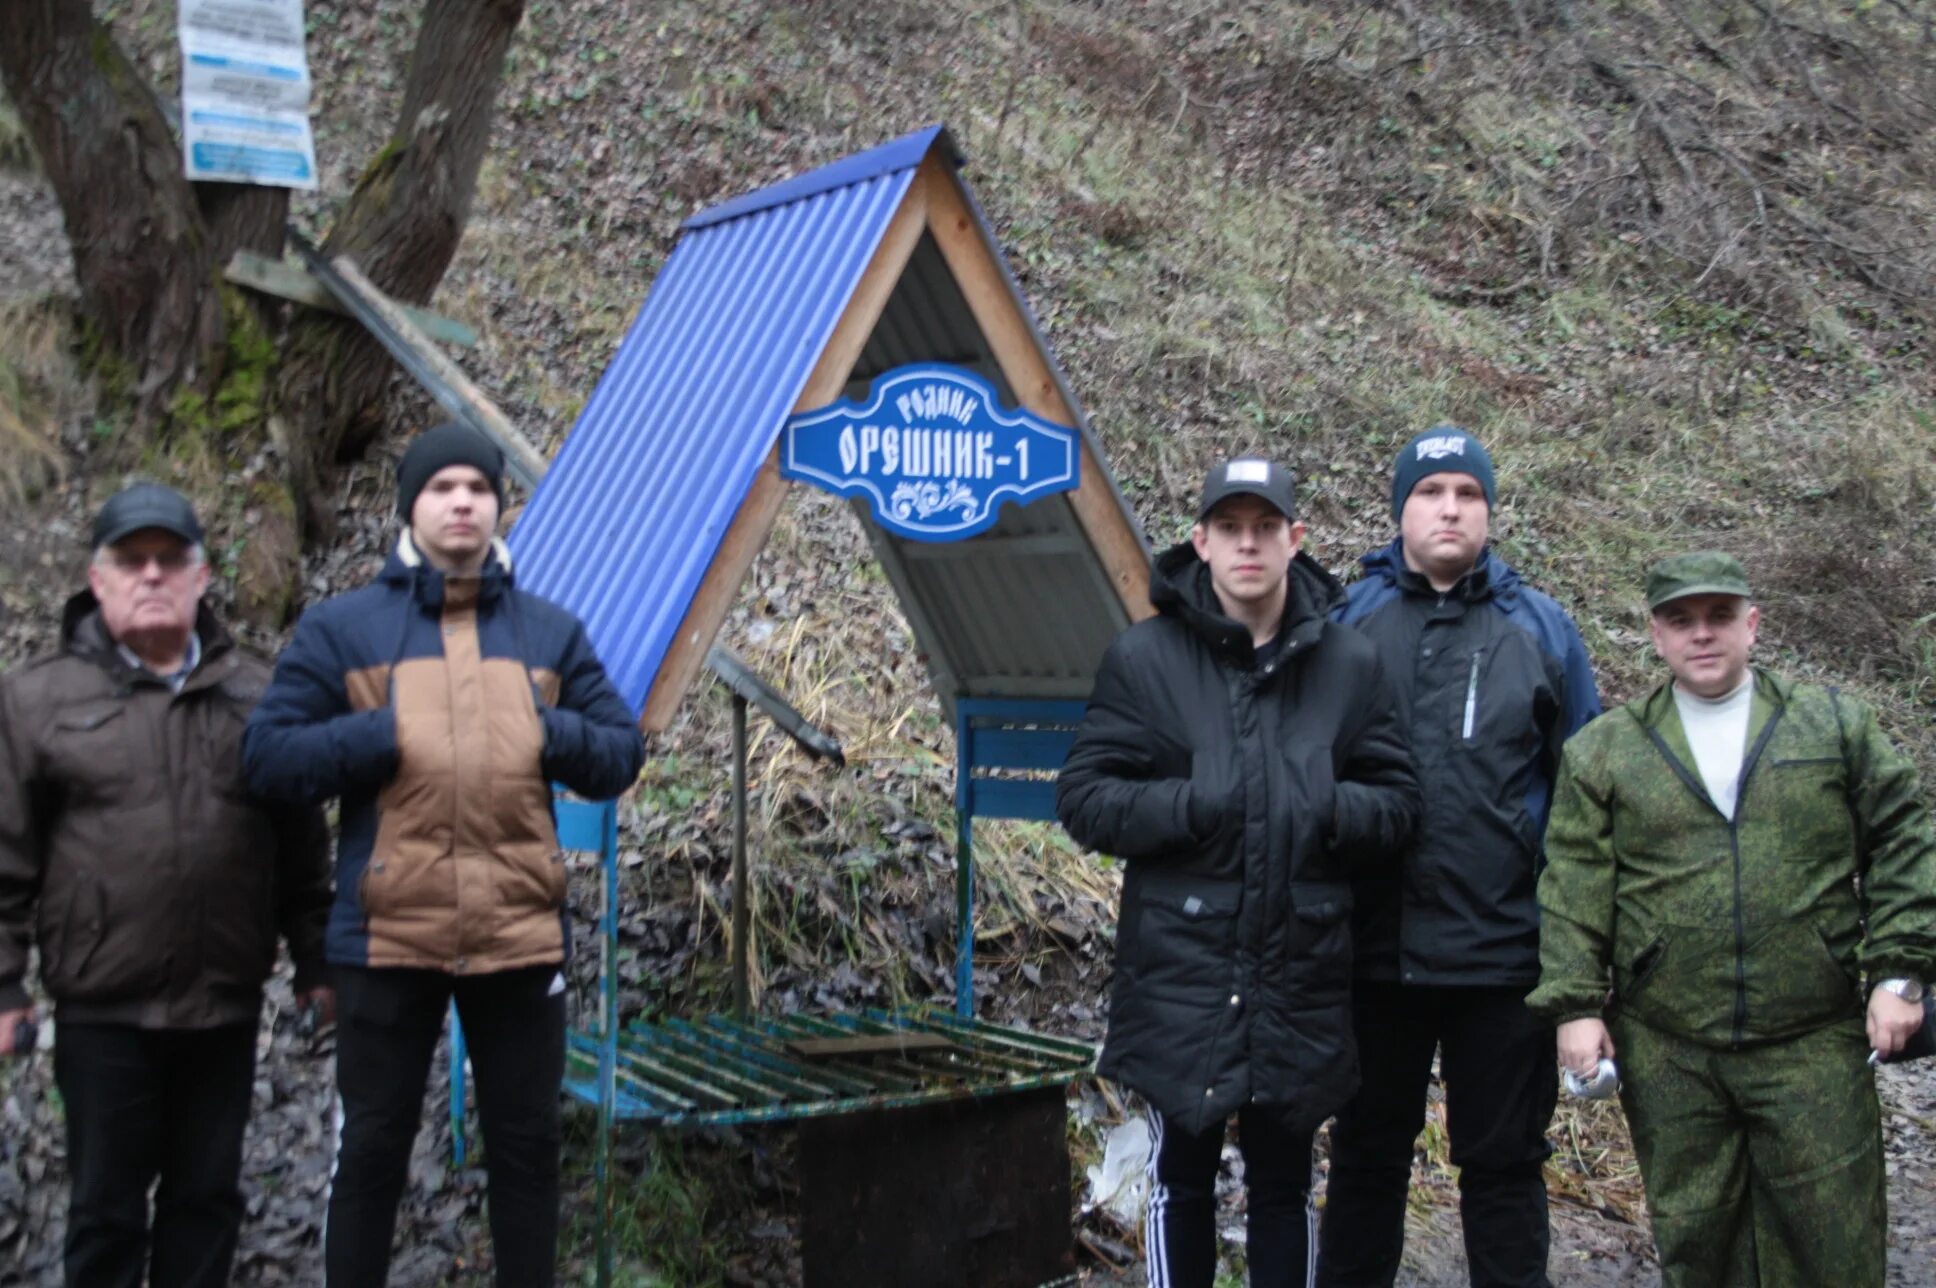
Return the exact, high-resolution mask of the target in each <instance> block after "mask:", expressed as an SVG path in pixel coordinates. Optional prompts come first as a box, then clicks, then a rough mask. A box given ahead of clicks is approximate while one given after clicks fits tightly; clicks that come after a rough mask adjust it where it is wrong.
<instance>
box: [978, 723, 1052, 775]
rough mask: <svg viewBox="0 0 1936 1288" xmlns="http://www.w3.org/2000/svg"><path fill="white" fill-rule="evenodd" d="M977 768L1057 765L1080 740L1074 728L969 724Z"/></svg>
mask: <svg viewBox="0 0 1936 1288" xmlns="http://www.w3.org/2000/svg"><path fill="white" fill-rule="evenodd" d="M968 738H969V741H970V742H972V743H973V744H974V745H973V747H972V748H971V749H970V750H971V751H972V753H973V755H972V760H973V765H974V768H976V769H1056V770H1059V769H1061V768H1062V765H1063V763H1064V762H1065V761H1067V760H1068V759H1069V749H1070V748H1071V747H1073V746H1075V744H1076V731H1075V730H1073V729H978V728H975V727H974V726H972V725H971V726H969V729H968Z"/></svg>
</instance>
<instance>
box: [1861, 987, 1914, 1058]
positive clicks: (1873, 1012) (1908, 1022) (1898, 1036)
mask: <svg viewBox="0 0 1936 1288" xmlns="http://www.w3.org/2000/svg"><path fill="white" fill-rule="evenodd" d="M1922 1022H1923V1005H1922V1003H1921V1002H1905V1001H1903V1000H1902V999H1901V998H1900V997H1897V996H1896V995H1895V994H1894V993H1891V992H1890V991H1889V990H1888V989H1886V988H1878V989H1876V990H1875V991H1874V992H1873V993H1870V994H1869V1045H1870V1046H1871V1047H1873V1048H1874V1049H1875V1050H1876V1051H1877V1052H1879V1053H1880V1054H1881V1055H1882V1057H1883V1058H1884V1059H1887V1058H1888V1057H1890V1056H1892V1055H1894V1054H1895V1053H1896V1052H1898V1051H1900V1050H1902V1047H1903V1043H1905V1042H1907V1041H1909V1039H1910V1038H1911V1037H1913V1036H1914V1035H1915V1032H1916V1030H1917V1029H1919V1028H1921V1027H1922Z"/></svg>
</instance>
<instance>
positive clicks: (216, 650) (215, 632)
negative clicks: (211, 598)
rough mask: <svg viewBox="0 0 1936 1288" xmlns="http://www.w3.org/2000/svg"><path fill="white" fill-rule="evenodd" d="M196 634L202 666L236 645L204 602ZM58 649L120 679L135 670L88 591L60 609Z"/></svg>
mask: <svg viewBox="0 0 1936 1288" xmlns="http://www.w3.org/2000/svg"><path fill="white" fill-rule="evenodd" d="M195 634H196V636H197V638H199V639H200V640H201V641H202V665H203V666H206V665H207V664H208V663H209V662H211V661H213V660H214V659H215V658H217V657H220V656H221V655H222V654H223V653H226V652H227V651H228V650H229V648H230V647H232V646H233V644H234V643H235V641H234V640H233V639H231V638H230V637H229V633H228V628H227V627H225V626H223V625H222V623H221V621H220V620H219V619H217V617H216V616H215V612H214V610H213V609H211V608H210V607H209V606H208V604H207V602H205V601H198V602H197V603H196V605H195ZM60 646H61V651H62V652H64V653H69V654H72V655H73V656H75V657H78V658H80V659H81V660H83V661H86V662H92V663H94V664H95V665H96V666H99V667H103V668H105V669H106V670H107V671H108V672H109V673H110V674H112V675H114V676H117V677H120V678H123V679H126V678H131V677H132V676H133V674H134V672H135V669H136V668H134V667H131V666H129V665H128V661H127V659H126V658H124V657H122V656H121V650H120V649H118V648H116V647H115V643H114V637H113V636H111V635H109V634H108V628H107V623H106V622H104V621H102V620H101V601H100V600H98V599H96V598H95V597H94V592H93V591H91V590H82V591H77V592H75V593H74V594H73V595H70V596H68V599H67V603H66V604H65V605H63V606H62V608H61V624H60Z"/></svg>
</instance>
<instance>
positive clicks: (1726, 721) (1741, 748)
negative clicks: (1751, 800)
mask: <svg viewBox="0 0 1936 1288" xmlns="http://www.w3.org/2000/svg"><path fill="white" fill-rule="evenodd" d="M1674 705H1675V707H1677V708H1678V709H1679V710H1680V713H1681V728H1682V729H1684V730H1686V731H1687V745H1688V746H1689V747H1690V748H1692V749H1693V751H1694V764H1695V767H1696V768H1698V769H1699V770H1700V771H1701V781H1702V782H1703V783H1704V784H1706V786H1707V794H1708V797H1709V798H1710V799H1711V800H1713V802H1714V803H1715V805H1716V806H1718V807H1719V808H1720V810H1721V813H1723V814H1725V815H1726V816H1727V817H1729V818H1733V817H1734V806H1735V793H1736V792H1737V791H1738V790H1739V789H1740V787H1741V759H1742V757H1744V756H1746V755H1747V754H1748V712H1749V710H1750V708H1752V707H1753V706H1754V677H1753V676H1752V675H1750V676H1748V677H1747V678H1745V679H1743V680H1742V681H1741V684H1740V686H1739V687H1737V688H1736V689H1735V691H1734V692H1733V693H1730V694H1727V695H1726V696H1724V697H1719V698H1703V697H1701V696H1700V695H1698V694H1694V693H1688V692H1687V691H1685V690H1684V689H1682V688H1681V687H1680V686H1679V685H1678V684H1677V685H1675V686H1674Z"/></svg>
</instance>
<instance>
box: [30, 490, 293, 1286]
mask: <svg viewBox="0 0 1936 1288" xmlns="http://www.w3.org/2000/svg"><path fill="white" fill-rule="evenodd" d="M207 585H208V565H207V563H206V561H205V560H204V558H203V554H202V529H201V525H200V523H199V522H197V520H196V518H195V513H194V510H193V509H192V508H191V507H190V506H189V504H188V502H187V501H186V500H184V499H183V498H182V497H181V496H180V495H179V494H178V493H176V492H174V491H172V490H170V489H168V488H165V487H161V486H159V485H157V484H152V483H146V484H136V485H135V486H133V487H130V488H128V489H126V490H124V491H122V492H121V493H119V494H117V495H116V496H115V497H114V498H113V499H111V500H110V501H109V502H108V503H107V505H106V506H104V507H103V508H102V510H101V513H100V515H99V517H98V518H97V519H96V520H95V524H94V559H93V562H92V564H91V565H90V567H89V569H88V589H87V590H84V591H82V592H80V593H79V594H77V595H76V596H74V598H73V599H72V600H70V601H69V603H68V605H67V610H66V613H65V614H64V616H63V620H62V623H61V646H60V648H59V650H58V651H56V652H54V653H52V654H50V655H48V656H46V657H43V658H40V659H38V660H35V661H32V662H28V663H27V664H25V665H23V666H19V667H16V668H14V669H13V670H11V671H8V672H6V673H5V674H4V675H0V1053H11V1054H15V1055H18V1054H22V1053H23V1050H24V1048H25V1047H26V1046H27V1044H26V1043H25V1042H23V1041H22V1040H21V1039H22V1037H23V1035H25V1034H26V1033H29V1032H31V1031H32V1030H31V1021H32V1019H33V1010H32V1006H31V1004H30V998H29V994H28V993H27V991H26V989H25V987H24V984H23V980H24V978H25V975H26V969H27V949H28V945H29V943H36V944H37V945H38V946H39V949H40V980H41V984H42V986H43V987H44V988H45V989H46V991H47V993H48V995H49V996H50V997H52V998H53V1000H54V1004H55V1007H56V1012H55V1013H56V1015H57V1016H58V1018H59V1022H60V1031H59V1034H58V1038H57V1040H56V1042H55V1044H54V1076H55V1080H56V1082H57V1083H58V1084H59V1087H60V1092H61V1099H62V1103H63V1106H64V1108H65V1110H66V1114H67V1161H68V1169H69V1171H70V1173H71V1176H72V1189H71V1196H70V1202H69V1211H68V1219H67V1246H66V1272H67V1283H68V1284H69V1285H70V1288H81V1286H84V1288H121V1286H123V1285H125V1286H126V1288H137V1286H138V1285H139V1284H141V1283H142V1281H143V1276H144V1272H145V1275H146V1280H147V1283H148V1284H149V1285H151V1288H178V1286H180V1288H218V1286H219V1285H223V1284H226V1283H228V1279H229V1267H230V1263H231V1261H232V1260H233V1258H234V1255H235V1246H236V1239H237V1234H238V1232H239V1230H240V1228H241V1222H242V1197H241V1193H240V1190H239V1189H238V1187H237V1177H238V1174H239V1172H240V1170H241V1164H242V1132H243V1128H244V1126H245V1125H246V1123H247V1120H248V1113H249V1102H250V1097H251V1093H252V1089H253V1085H254V1078H255V1048H256V1026H257V1019H258V1016H259V1013H260V1011H261V1007H262V983H263V980H264V979H265V978H266V977H267V976H268V974H269V972H270V969H271V968H272V967H273V965H274V964H275V956H276V937H277V934H278V932H280V934H281V935H282V936H283V937H284V938H285V939H286V940H287V941H288V944H289V950H290V954H291V956H293V957H294V959H295V962H296V988H297V991H298V992H299V993H301V994H303V995H304V1000H305V1001H313V1002H316V1003H319V1004H327V1000H328V995H327V992H326V990H323V989H320V988H318V987H317V984H318V983H319V981H320V978H321V970H322V937H323V921H324V918H325V917H326V916H327V914H328V910H329V899H330V882H329V866H328V836H327V833H326V831H325V828H324V824H323V819H322V815H321V813H320V812H319V811H318V810H316V809H315V808H313V807H270V806H268V805H265V804H263V803H261V802H259V801H257V800H256V799H254V798H252V797H251V796H250V794H249V792H248V789H247V787H246V785H245V784H244V782H243V779H242V769H241V745H242V729H243V725H244V722H245V721H246V720H247V719H248V715H249V711H250V709H251V708H252V707H254V705H255V702H256V699H257V697H258V696H259V695H260V694H261V693H262V690H263V688H264V687H265V686H266V685H267V683H268V678H269V672H268V668H267V666H265V665H264V664H263V663H262V662H260V661H257V660H256V659H254V658H252V657H249V656H246V655H245V654H243V653H242V652H241V651H240V650H239V649H238V648H236V646H235V645H234V643H233V642H232V641H231V640H230V638H229V636H228V634H227V633H226V632H225V631H224V630H223V629H222V627H221V625H220V624H219V623H218V622H217V621H216V619H215V616H214V614H213V613H211V612H210V611H209V609H208V607H207V606H206V605H204V604H203V603H202V602H201V598H202V592H203V590H204V589H205V588H206V587H207ZM151 1187H152V1188H153V1190H154V1213H153V1222H152V1228H151V1226H150V1220H149V1190H150V1188H151Z"/></svg>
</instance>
